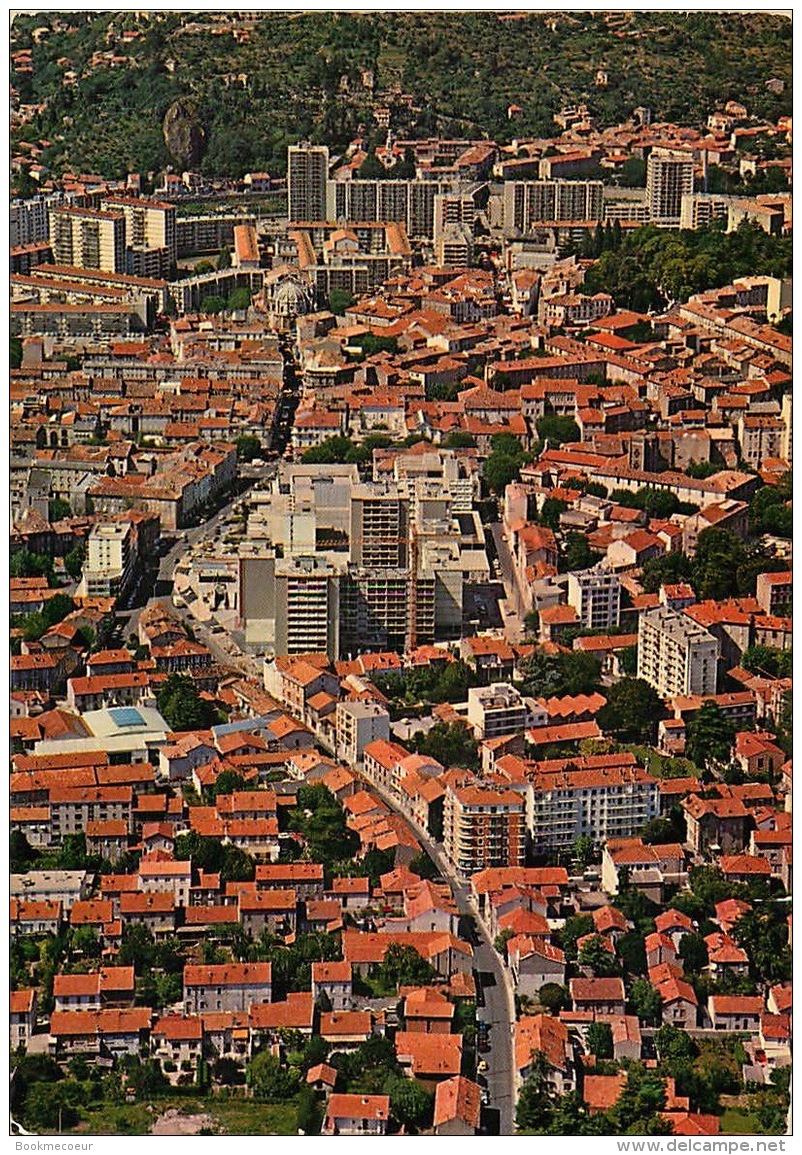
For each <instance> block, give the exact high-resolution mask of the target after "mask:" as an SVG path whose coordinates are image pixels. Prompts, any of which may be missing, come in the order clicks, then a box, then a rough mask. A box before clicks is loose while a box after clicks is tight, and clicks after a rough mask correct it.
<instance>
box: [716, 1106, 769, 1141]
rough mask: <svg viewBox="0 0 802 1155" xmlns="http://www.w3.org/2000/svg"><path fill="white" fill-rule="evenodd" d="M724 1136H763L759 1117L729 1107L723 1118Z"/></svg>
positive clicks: (722, 1129)
mask: <svg viewBox="0 0 802 1155" xmlns="http://www.w3.org/2000/svg"><path fill="white" fill-rule="evenodd" d="M721 1133H722V1135H762V1133H763V1128H762V1127H761V1126H760V1121H759V1120H758V1118H757V1115H751V1114H748V1113H747V1112H746V1111H739V1110H738V1109H737V1108H734V1107H729V1108H728V1109H727V1110H726V1111H725V1112H724V1114H723V1115H722V1116H721Z"/></svg>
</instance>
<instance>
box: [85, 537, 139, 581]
mask: <svg viewBox="0 0 802 1155" xmlns="http://www.w3.org/2000/svg"><path fill="white" fill-rule="evenodd" d="M132 543H133V532H132V529H131V526H130V525H126V524H125V522H121V521H112V522H101V523H100V524H99V525H95V526H93V527H92V530H91V532H90V534H89V540H88V548H87V556H86V566H85V569H84V581H85V583H86V592H87V595H88V596H89V597H99V598H113V597H117V596H119V595H121V594H123V593H124V592H125V590H126V589H127V588H128V586H129V584H130V582H131V578H132V577H133V573H134V558H135V551H134V549H133V544H132Z"/></svg>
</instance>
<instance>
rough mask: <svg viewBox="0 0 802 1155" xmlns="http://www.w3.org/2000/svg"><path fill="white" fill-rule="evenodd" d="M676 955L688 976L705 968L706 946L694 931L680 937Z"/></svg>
mask: <svg viewBox="0 0 802 1155" xmlns="http://www.w3.org/2000/svg"><path fill="white" fill-rule="evenodd" d="M677 953H678V954H679V957H680V958H681V959H682V962H683V964H684V969H685V970H686V971H687V972H688V973H689V974H699V972H700V971H702V970H703V969H704V967H706V966H707V963H708V958H707V944H706V943H705V940H704V939H703V938H702V936H701V935H700V934H697V933H696V932H695V931H692V932H690V933H688V934H684V935H683V936H682V938H681V939H680V940H679V949H678V951H677Z"/></svg>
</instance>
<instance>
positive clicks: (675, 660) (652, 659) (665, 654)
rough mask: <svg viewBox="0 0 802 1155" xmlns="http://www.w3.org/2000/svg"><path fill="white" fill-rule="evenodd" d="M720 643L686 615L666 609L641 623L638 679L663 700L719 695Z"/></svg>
mask: <svg viewBox="0 0 802 1155" xmlns="http://www.w3.org/2000/svg"><path fill="white" fill-rule="evenodd" d="M717 665H718V642H717V641H716V639H715V638H714V637H713V635H712V634H710V633H708V631H707V630H706V629H704V628H703V627H702V626H700V625H697V623H696V622H694V621H692V620H691V618H689V617H686V616H685V614H681V613H677V611H676V610H672V609H669V608H668V607H666V606H658V607H656V608H655V609H653V610H647V611H645V612H644V613H642V614H641V616H640V621H639V623H638V677H639V678H643V679H644V681H646V682H648V683H649V685H651V686H654V688H655V690H657V692H658V694H659V695H660V696H661V697H662V698H674V697H677V696H678V695H688V694H700V695H702V696H705V695H712V694H715V692H716V681H717Z"/></svg>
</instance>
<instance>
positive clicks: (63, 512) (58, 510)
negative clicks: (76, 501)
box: [47, 497, 72, 525]
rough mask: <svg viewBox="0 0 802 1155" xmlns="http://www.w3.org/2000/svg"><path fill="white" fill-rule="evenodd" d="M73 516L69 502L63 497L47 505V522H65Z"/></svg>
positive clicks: (54, 499)
mask: <svg viewBox="0 0 802 1155" xmlns="http://www.w3.org/2000/svg"><path fill="white" fill-rule="evenodd" d="M71 516H72V509H71V507H70V503H69V502H68V501H64V499H63V498H61V497H54V498H52V499H51V500H50V501H49V502H48V503H47V520H48V521H49V522H50V523H51V525H52V523H53V522H54V521H63V520H64V519H65V518H66V517H71Z"/></svg>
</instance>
